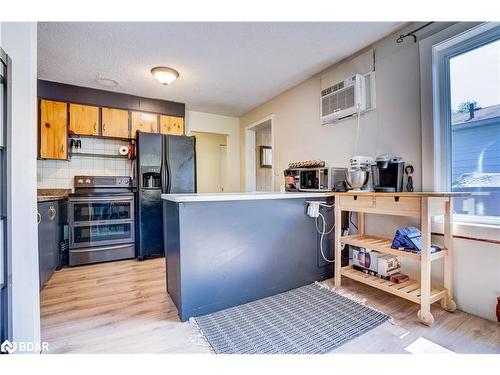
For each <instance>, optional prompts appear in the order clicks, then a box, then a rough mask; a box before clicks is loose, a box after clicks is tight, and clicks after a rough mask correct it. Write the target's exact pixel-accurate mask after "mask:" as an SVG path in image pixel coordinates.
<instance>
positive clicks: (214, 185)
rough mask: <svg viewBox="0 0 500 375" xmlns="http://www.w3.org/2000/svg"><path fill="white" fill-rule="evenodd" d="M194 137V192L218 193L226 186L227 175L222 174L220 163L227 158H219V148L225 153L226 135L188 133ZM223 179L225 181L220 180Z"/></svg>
mask: <svg viewBox="0 0 500 375" xmlns="http://www.w3.org/2000/svg"><path fill="white" fill-rule="evenodd" d="M190 134H191V135H194V136H195V137H196V190H197V191H198V193H220V192H221V191H222V188H223V187H224V188H225V187H226V186H227V185H228V178H227V177H228V176H227V173H225V174H224V171H223V170H222V165H221V163H222V162H224V161H225V164H226V167H225V171H227V164H228V163H227V161H228V159H227V156H226V157H225V158H224V159H223V160H221V159H222V157H221V146H222V145H224V146H225V147H224V148H225V149H226V153H227V135H225V134H217V133H204V132H193V131H191V132H190ZM224 176H225V177H226V178H225V181H222V179H223V178H224Z"/></svg>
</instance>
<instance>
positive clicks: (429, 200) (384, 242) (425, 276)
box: [335, 191, 457, 326]
mask: <svg viewBox="0 0 500 375" xmlns="http://www.w3.org/2000/svg"><path fill="white" fill-rule="evenodd" d="M455 195H457V194H453V193H377V192H362V191H358V192H355V191H351V192H348V193H340V194H336V195H335V222H336V223H337V225H336V227H335V259H341V246H342V244H347V245H353V246H358V247H363V248H366V249H371V250H374V251H378V252H380V253H385V254H392V255H397V256H399V257H402V258H410V259H413V260H416V261H419V262H420V281H419V280H411V279H410V280H408V281H406V282H403V283H400V284H396V283H392V282H390V281H387V280H384V279H381V278H378V277H376V276H371V275H368V274H366V273H364V272H362V271H358V270H356V269H354V268H352V266H346V267H342V265H341V262H335V286H336V287H340V286H341V276H345V277H348V278H350V279H353V280H356V281H359V282H361V283H364V284H367V285H370V286H372V287H375V288H377V289H380V290H383V291H385V292H388V293H392V294H394V295H396V296H398V297H401V298H405V299H407V300H410V301H412V302H415V303H418V304H420V310H419V311H418V318H419V319H420V321H421V322H422V323H424V324H427V325H429V326H430V325H432V323H433V322H434V317H433V316H432V314H431V310H430V307H431V304H432V303H434V302H437V301H441V307H442V308H443V309H444V310H446V311H450V312H452V311H455V309H456V304H455V302H454V301H453V269H452V259H453V256H452V254H453V253H452V238H453V233H452V232H453V228H452V220H453V214H452V213H453V202H452V199H453V196H455ZM342 211H351V212H357V213H358V233H357V234H355V235H349V236H342V231H341V228H342V226H341V225H340V222H341V217H342ZM365 214H385V215H396V216H409V217H417V218H419V219H420V225H421V228H420V229H421V231H422V252H421V254H414V253H411V252H406V251H401V250H397V249H392V248H391V243H392V239H386V238H381V237H375V236H371V235H368V234H366V233H365ZM433 216H444V248H443V249H442V250H441V251H439V252H436V253H434V254H431V253H430V248H431V220H432V217H433ZM441 258H444V287H438V286H433V285H431V264H432V262H433V261H434V260H437V259H441Z"/></svg>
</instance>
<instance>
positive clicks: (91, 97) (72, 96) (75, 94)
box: [37, 80, 186, 118]
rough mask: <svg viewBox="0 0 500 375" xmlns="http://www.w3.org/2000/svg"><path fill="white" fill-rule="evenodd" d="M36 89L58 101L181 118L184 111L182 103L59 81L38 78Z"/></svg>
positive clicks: (50, 98) (39, 92)
mask: <svg viewBox="0 0 500 375" xmlns="http://www.w3.org/2000/svg"><path fill="white" fill-rule="evenodd" d="M37 91H38V93H37V95H38V97H39V98H42V99H48V100H54V101H60V102H70V103H75V104H84V105H91V106H97V107H109V108H116V109H125V110H129V111H140V112H151V113H156V114H164V115H170V116H177V117H182V118H184V117H185V112H186V106H185V104H184V103H177V102H172V101H167V100H161V99H153V98H144V97H140V96H135V95H129V94H123V93H119V92H113V91H105V90H98V89H93V88H89V87H81V86H75V85H68V84H65V83H59V82H51V81H44V80H38V85H37Z"/></svg>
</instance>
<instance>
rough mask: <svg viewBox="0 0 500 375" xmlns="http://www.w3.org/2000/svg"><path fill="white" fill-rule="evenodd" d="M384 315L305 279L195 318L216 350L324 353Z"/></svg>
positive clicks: (256, 352)
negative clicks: (278, 291) (291, 286)
mask: <svg viewBox="0 0 500 375" xmlns="http://www.w3.org/2000/svg"><path fill="white" fill-rule="evenodd" d="M388 319H389V316H388V315H385V314H383V313H381V312H379V311H376V310H373V309H371V308H369V307H367V306H365V305H363V304H361V303H359V302H356V301H354V300H352V299H350V298H347V297H344V296H342V295H340V294H338V293H336V292H332V291H329V290H327V289H326V288H324V287H320V286H319V285H316V284H311V285H306V286H304V287H301V288H297V289H293V290H290V291H288V292H285V293H281V294H277V295H275V296H271V297H267V298H264V299H261V300H258V301H253V302H249V303H246V304H244V305H241V306H236V307H231V308H229V309H226V310H222V311H218V312H216V313H212V314H208V315H204V316H200V317H197V318H194V323H195V324H196V326H197V327H198V329H199V330H200V332H201V334H202V335H203V336H204V338H205V339H206V341H208V343H209V344H210V346H211V348H212V349H213V351H214V352H215V353H223V354H316V353H327V352H330V351H332V350H333V349H335V348H337V347H339V346H340V345H342V344H344V343H346V342H347V341H349V340H351V339H353V338H355V337H358V336H360V335H362V334H363V333H365V332H367V331H369V330H371V329H373V328H375V327H377V326H378V325H380V324H382V323H383V322H385V321H387V320H388Z"/></svg>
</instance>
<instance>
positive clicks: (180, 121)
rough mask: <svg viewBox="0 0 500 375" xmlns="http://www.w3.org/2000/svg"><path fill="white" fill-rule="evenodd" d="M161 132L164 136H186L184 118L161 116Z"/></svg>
mask: <svg viewBox="0 0 500 375" xmlns="http://www.w3.org/2000/svg"><path fill="white" fill-rule="evenodd" d="M160 132H161V133H162V134H171V135H184V118H183V117H177V116H164V115H161V116H160Z"/></svg>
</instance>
